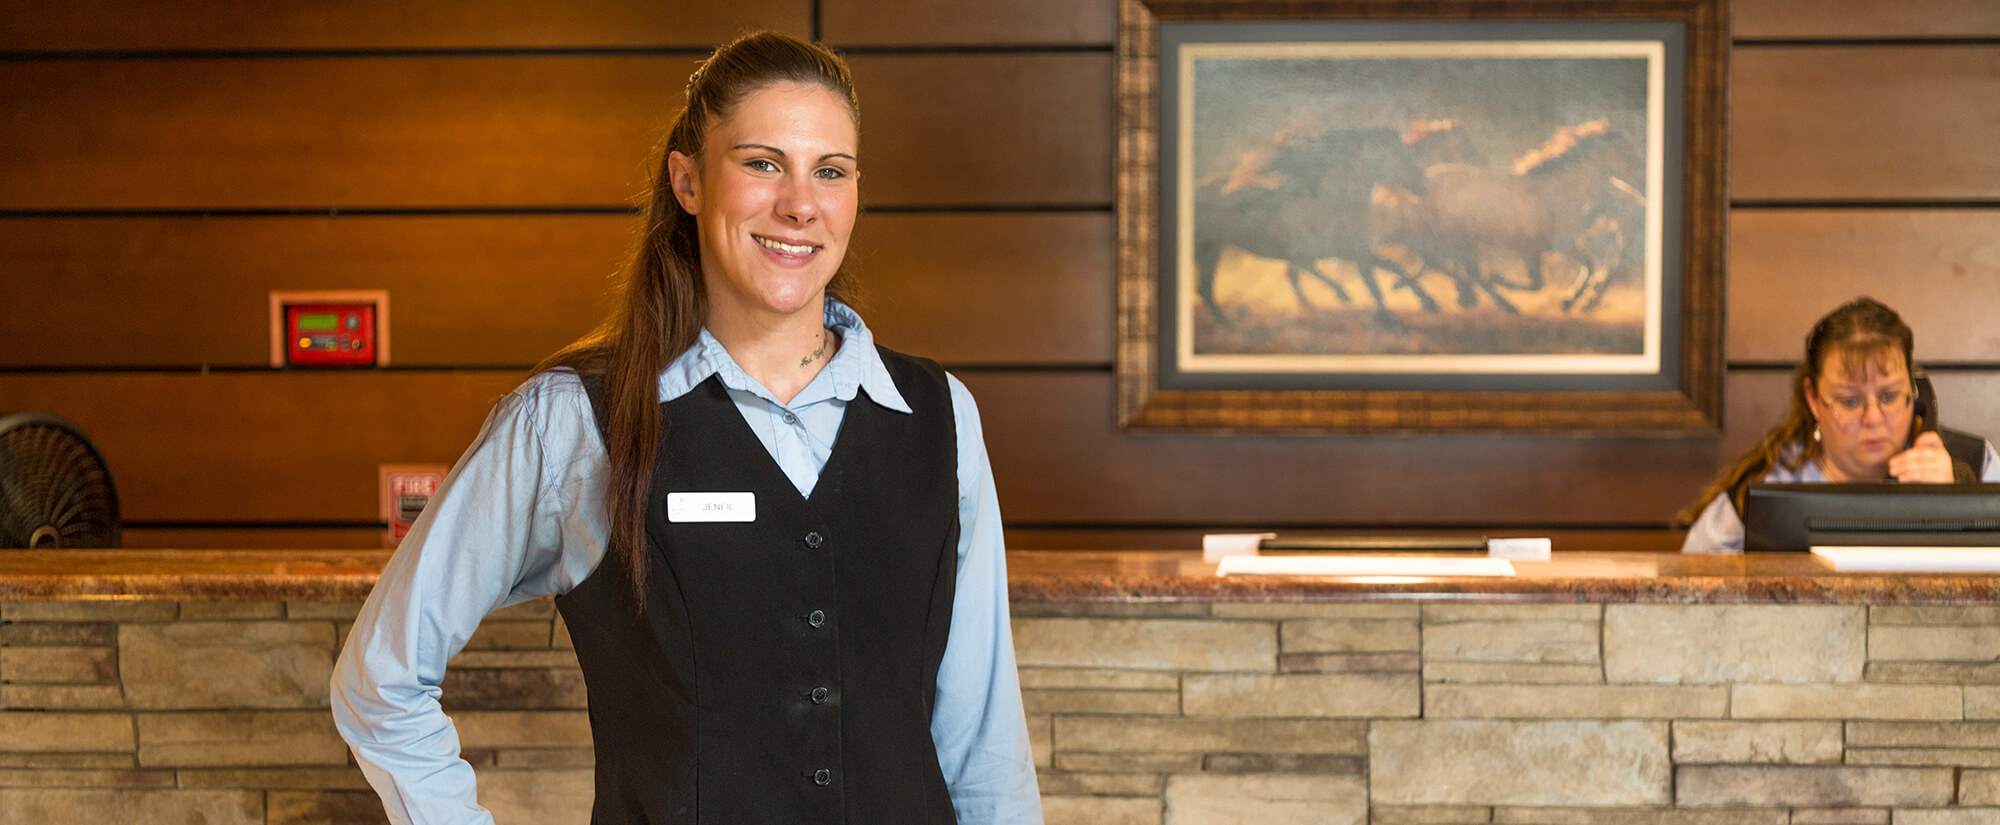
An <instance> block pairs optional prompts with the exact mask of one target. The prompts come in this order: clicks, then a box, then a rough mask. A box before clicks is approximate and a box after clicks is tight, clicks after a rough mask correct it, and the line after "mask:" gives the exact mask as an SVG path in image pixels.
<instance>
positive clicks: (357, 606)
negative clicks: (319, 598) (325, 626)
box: [285, 602, 361, 622]
mask: <svg viewBox="0 0 2000 825" xmlns="http://www.w3.org/2000/svg"><path fill="white" fill-rule="evenodd" d="M360 615H361V603H360V602H285V618H287V619H291V620H293V621H298V620H300V619H325V620H327V621H330V622H352V621H354V620H355V619H356V618H357V617H359V616H360Z"/></svg>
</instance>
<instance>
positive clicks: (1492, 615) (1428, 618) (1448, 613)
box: [1423, 602, 1604, 624]
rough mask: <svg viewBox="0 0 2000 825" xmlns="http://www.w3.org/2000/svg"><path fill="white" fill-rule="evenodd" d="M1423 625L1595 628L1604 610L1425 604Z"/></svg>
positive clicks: (1588, 606)
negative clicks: (1572, 625) (1511, 624)
mask: <svg viewBox="0 0 2000 825" xmlns="http://www.w3.org/2000/svg"><path fill="white" fill-rule="evenodd" d="M1423 616H1424V624H1449V623H1452V622H1587V623H1589V624H1596V623H1597V621H1598V620H1599V619H1601V618H1603V616H1604V608H1603V607H1602V606H1600V605H1595V604H1480V603H1476V602H1470V603H1468V602H1427V603H1425V604H1424V605H1423Z"/></svg>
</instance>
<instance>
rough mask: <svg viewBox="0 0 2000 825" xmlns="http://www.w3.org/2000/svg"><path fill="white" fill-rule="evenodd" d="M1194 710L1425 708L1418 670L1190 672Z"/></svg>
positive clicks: (1369, 712) (1394, 711)
mask: <svg viewBox="0 0 2000 825" xmlns="http://www.w3.org/2000/svg"><path fill="white" fill-rule="evenodd" d="M1181 708H1182V710H1181V712H1182V713H1185V714H1187V715H1188V716H1235V717H1242V716H1251V717H1273V716H1307V717H1322V718H1324V717H1372V718H1381V717H1399V716H1412V717H1413V716H1417V715H1418V714H1419V713H1421V712H1422V710H1423V698H1422V685H1421V684H1420V683H1419V681H1418V679H1417V674H1415V673H1286V674H1274V675H1266V674H1259V673H1249V674H1235V673H1228V674H1215V675H1207V674H1189V675H1187V676H1185V677H1183V678H1182V687H1181Z"/></svg>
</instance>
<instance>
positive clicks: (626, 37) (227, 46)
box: [0, 0, 812, 52]
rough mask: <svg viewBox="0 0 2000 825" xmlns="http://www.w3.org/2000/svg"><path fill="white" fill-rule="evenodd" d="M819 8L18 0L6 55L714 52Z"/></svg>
mask: <svg viewBox="0 0 2000 825" xmlns="http://www.w3.org/2000/svg"><path fill="white" fill-rule="evenodd" d="M811 6H812V4H811V0H732V1H731V2H728V3H715V2H709V1H708V0H667V1H666V2H660V0H565V1H564V2H556V3H551V2H547V1H546V0H427V2H421V3H410V2H404V0H326V1H325V2H314V3H272V2H265V1H264V0H147V2H145V3H143V4H135V3H133V2H130V0H124V2H121V1H120V0H8V3H7V25H6V26H5V27H0V50H6V51H27V52H46V51H86V50H109V51H140V50H146V51H152V50H171V51H182V50H187V51H208V50H235V49H245V50H248V49H259V50H261V49H430V48H520V47H542V48H547V47H571V48H591V47H602V46H620V47H634V46H667V45H676V46H685V45H694V46H712V45H714V44H715V43H719V42H721V41H724V40H727V39H729V38H731V37H734V36H736V35H737V34H738V33H739V32H740V31H741V30H743V29H745V28H750V27H759V28H775V29H780V30H783V31H789V32H793V33H796V34H806V33H808V32H809V31H810V30H811V25H812V21H811V12H812V8H811Z"/></svg>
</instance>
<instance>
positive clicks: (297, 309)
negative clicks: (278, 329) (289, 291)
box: [285, 304, 375, 367]
mask: <svg viewBox="0 0 2000 825" xmlns="http://www.w3.org/2000/svg"><path fill="white" fill-rule="evenodd" d="M285 339H286V347H285V362H286V363H288V364H291V365H293V366H300V367H372V366H374V365H375V305H374V304H304V305H298V304H294V305H290V306H287V307H285Z"/></svg>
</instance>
